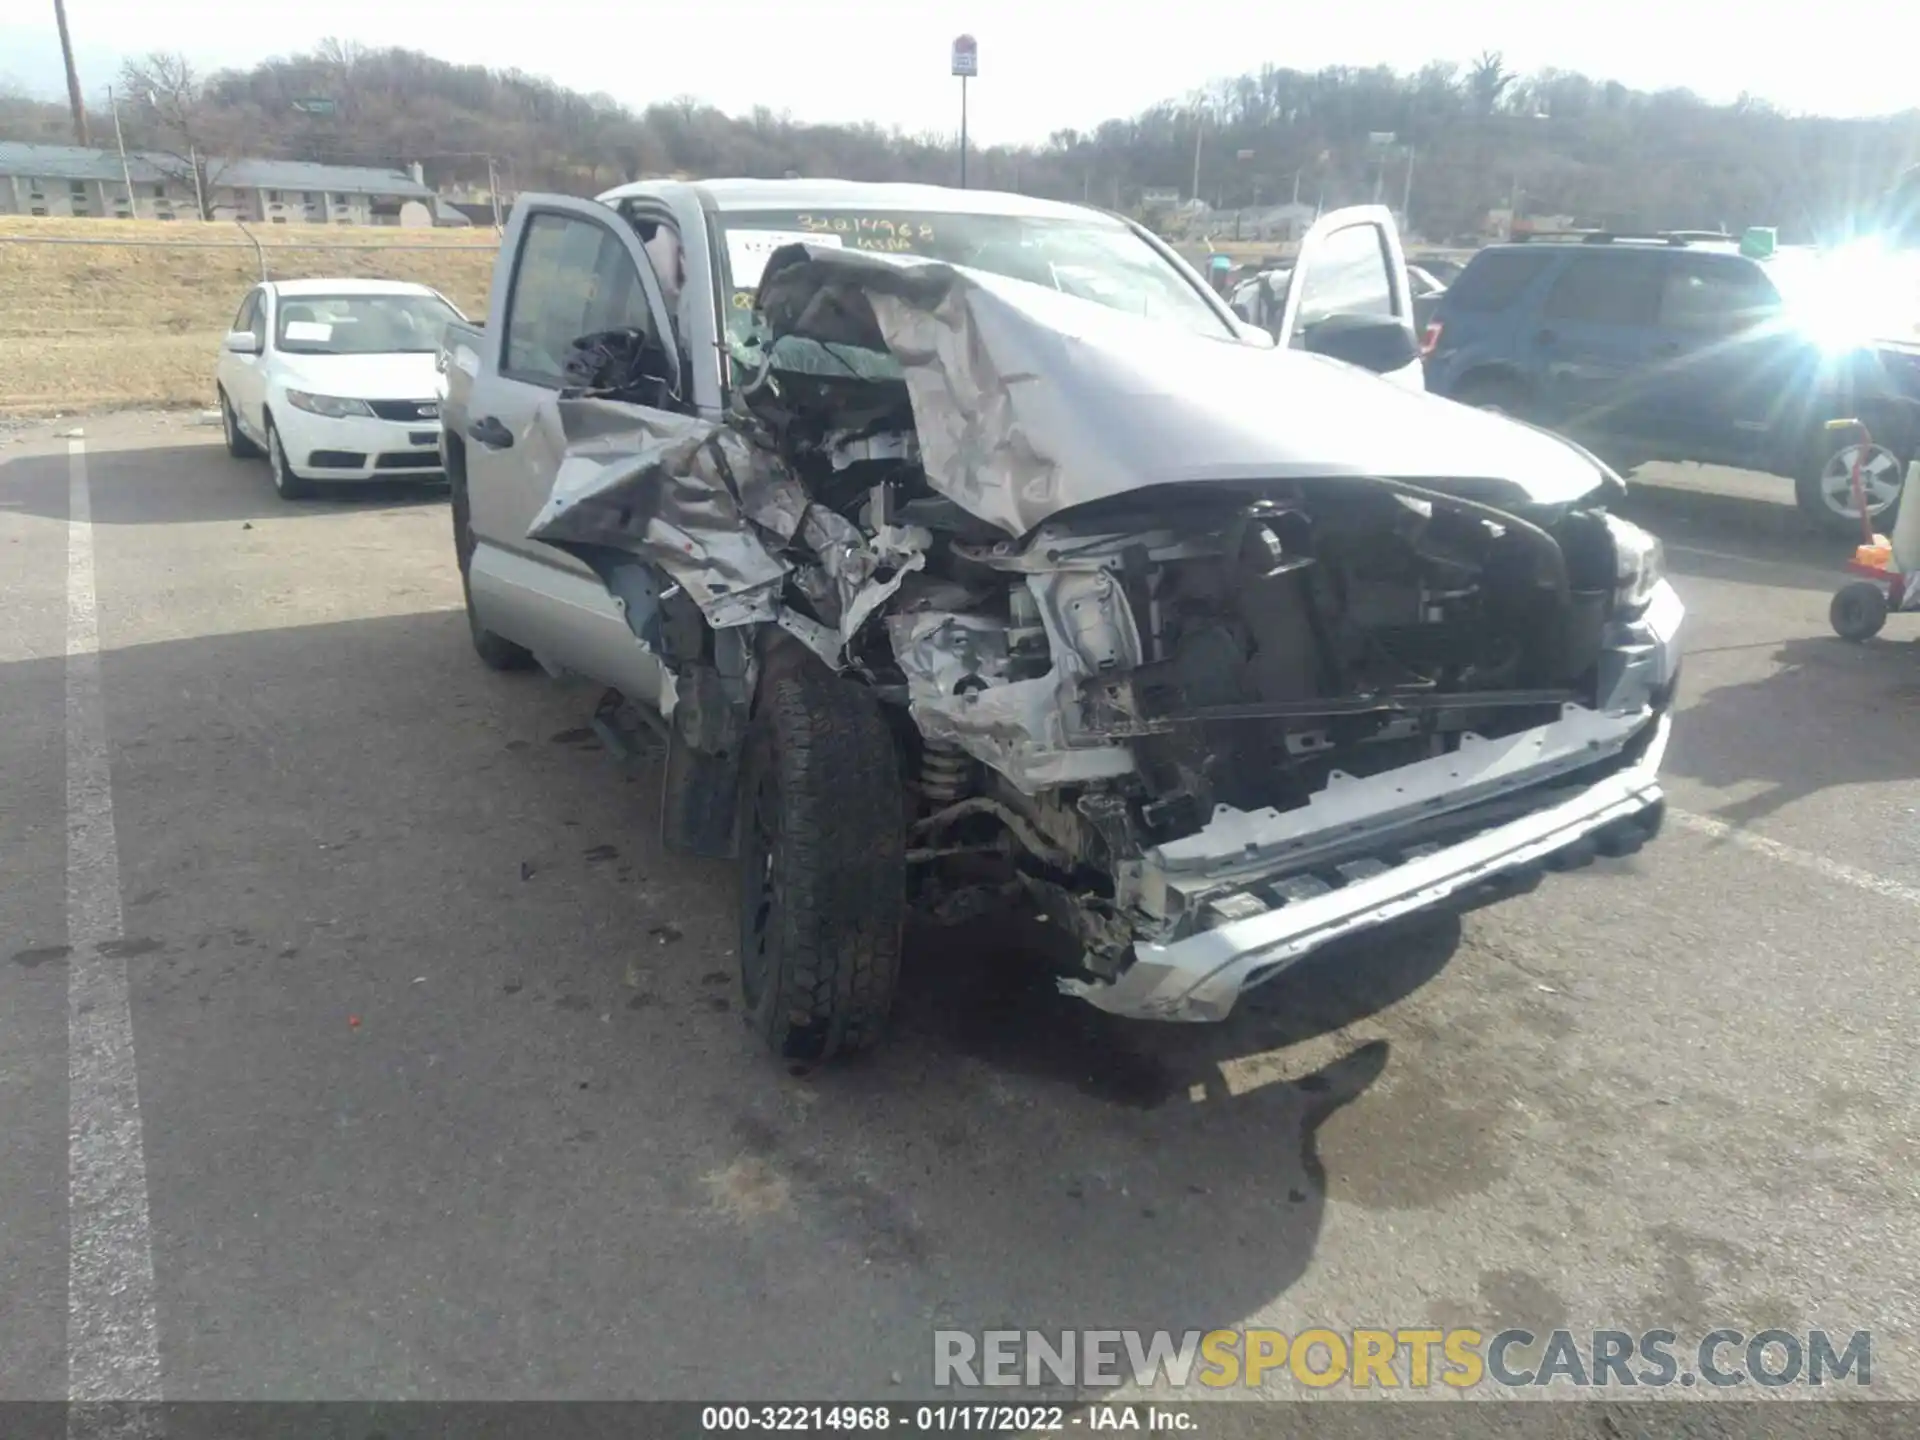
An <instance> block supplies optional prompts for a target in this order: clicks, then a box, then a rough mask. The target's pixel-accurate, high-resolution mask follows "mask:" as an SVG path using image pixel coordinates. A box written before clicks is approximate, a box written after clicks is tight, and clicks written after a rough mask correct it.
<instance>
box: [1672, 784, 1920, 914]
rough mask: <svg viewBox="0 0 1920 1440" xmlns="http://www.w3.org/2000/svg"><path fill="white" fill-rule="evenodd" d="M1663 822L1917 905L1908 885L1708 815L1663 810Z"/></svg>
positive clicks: (1919, 897) (1917, 895)
mask: <svg viewBox="0 0 1920 1440" xmlns="http://www.w3.org/2000/svg"><path fill="white" fill-rule="evenodd" d="M1667 818H1668V819H1669V820H1671V821H1673V822H1674V823H1675V824H1676V825H1679V826H1682V827H1684V828H1685V829H1688V830H1691V831H1693V832H1694V833H1695V834H1699V835H1705V836H1707V837H1708V838H1709V839H1713V840H1724V841H1726V842H1727V843H1728V844H1730V845H1738V846H1739V847H1740V848H1741V849H1743V850H1751V851H1753V852H1754V853H1755V854H1756V855H1765V856H1767V857H1768V858H1769V859H1772V860H1781V861H1784V862H1785V863H1787V864H1789V865H1795V866H1798V867H1799V868H1800V869H1802V870H1811V871H1812V872H1813V873H1814V874H1816V875H1818V876H1820V877H1821V878H1822V879H1826V880H1834V881H1838V882H1839V883H1840V884H1842V885H1851V886H1853V887H1854V888H1855V889H1856V890H1868V891H1871V892H1872V893H1873V894H1875V895H1880V896H1884V897H1885V898H1886V899H1888V900H1902V901H1905V902H1906V903H1907V904H1909V905H1920V889H1915V888H1914V887H1913V886H1911V885H1902V884H1901V883H1900V882H1899V881H1898V880H1889V879H1887V878H1886V877H1885V876H1884V875H1875V874H1873V873H1872V872H1870V871H1867V870H1856V869H1855V868H1854V867H1853V866H1851V865H1842V864H1841V863H1840V862H1839V861H1838V860H1829V859H1827V857H1826V856H1824V855H1815V854H1814V853H1813V852H1812V851H1809V850H1797V849H1795V848H1794V847H1793V846H1791V845H1782V844H1781V843H1780V842H1779V841H1778V840H1769V839H1768V838H1767V837H1766V836H1764V835H1756V834H1754V832H1753V831H1751V830H1742V829H1741V828H1740V827H1739V826H1737V825H1729V824H1728V823H1727V822H1726V821H1724V820H1716V819H1714V818H1713V816H1711V815H1696V814H1695V813H1694V812H1692V811H1691V810H1678V809H1675V808H1674V807H1673V806H1671V805H1669V806H1668V807H1667Z"/></svg>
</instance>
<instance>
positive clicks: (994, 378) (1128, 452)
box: [758, 245, 1607, 536]
mask: <svg viewBox="0 0 1920 1440" xmlns="http://www.w3.org/2000/svg"><path fill="white" fill-rule="evenodd" d="M1040 258H1041V259H1042V260H1044V257H1040ZM1145 283H1146V282H1143V286H1144V285H1145ZM1151 298H1152V296H1151V289H1150V287H1148V288H1145V289H1143V291H1142V295H1141V299H1142V303H1143V304H1144V303H1150V301H1151ZM758 304H759V306H760V309H761V312H762V314H763V316H764V318H765V321H766V324H767V329H768V333H769V335H770V337H771V340H772V343H771V345H770V347H769V353H770V355H771V356H772V358H773V366H774V368H775V369H776V370H779V369H782V368H789V365H791V368H805V369H809V370H811V369H815V368H823V367H824V365H825V361H826V360H827V359H831V360H833V361H835V362H837V363H838V365H839V373H842V374H846V373H849V372H850V371H854V372H857V373H863V374H864V373H865V370H866V369H870V368H871V367H864V368H863V367H856V366H854V365H853V364H852V363H851V359H850V357H854V356H858V355H860V354H861V353H862V352H875V351H878V352H883V353H884V354H887V355H890V356H891V358H892V359H893V360H895V361H897V362H898V365H899V367H900V372H901V378H902V380H903V381H904V383H905V385H906V388H907V394H908V398H909V400H910V401H911V404H912V407H913V417H914V425H915V428H916V430H917V432H918V436H919V442H920V448H921V453H922V456H923V458H924V462H925V467H926V472H927V480H928V483H929V484H930V485H932V486H933V488H934V489H936V490H938V491H940V492H941V493H942V494H944V495H945V496H947V497H948V498H949V499H951V500H953V501H954V502H955V503H957V504H959V505H961V506H963V507H965V508H966V509H967V510H968V511H970V512H971V513H972V514H974V515H976V516H978V517H979V518H981V519H983V520H986V521H988V522H990V523H991V524H993V525H996V526H998V527H999V528H1000V529H1002V530H1004V531H1006V532H1007V533H1008V534H1011V535H1016V536H1017V535H1024V534H1026V533H1027V532H1028V531H1030V530H1032V529H1033V528H1034V526H1036V525H1038V524H1039V523H1040V522H1041V521H1043V520H1045V519H1047V518H1048V517H1049V516H1051V515H1054V514H1056V513H1058V512H1059V511H1061V510H1065V509H1068V508H1070V507H1072V506H1076V505H1084V504H1087V503H1089V502H1091V501H1095V500H1102V499H1106V498H1109V497H1111V496H1115V495H1121V494H1125V493H1127V492H1129V491H1134V490H1139V489H1142V488H1145V487H1147V486H1152V485H1165V484H1186V483H1192V482H1208V481H1213V482H1218V481H1233V480H1244V481H1271V480H1284V479H1309V478H1328V477H1343V476H1353V477H1368V476H1386V477H1389V478H1397V479H1404V480H1410V481H1415V482H1422V483H1432V484H1437V485H1439V486H1441V487H1442V488H1448V487H1458V488H1459V489H1460V491H1461V493H1463V494H1475V495H1477V497H1478V498H1483V499H1485V500H1487V501H1489V502H1490V503H1494V504H1502V503H1506V504H1516V503H1527V502H1533V503H1539V504H1557V503H1562V502H1568V501H1573V500H1576V499H1579V498H1581V497H1584V496H1587V495H1589V494H1591V493H1592V492H1593V491H1594V490H1595V489H1596V488H1598V487H1600V486H1601V485H1603V484H1605V483H1607V476H1606V473H1605V472H1604V471H1603V470H1602V469H1601V468H1599V467H1598V466H1597V464H1596V462H1594V461H1593V459H1592V457H1590V456H1587V455H1585V454H1584V453H1582V452H1581V451H1579V450H1578V449H1576V448H1574V447H1571V446H1569V445H1567V444H1565V443H1564V442H1562V441H1561V440H1560V439H1558V438H1557V437H1555V436H1553V435H1550V434H1547V433H1545V432H1543V431H1538V430H1534V429H1531V428H1529V427H1527V426H1524V425H1519V424H1516V423H1514V422H1512V421H1510V420H1507V419H1506V418H1505V417H1502V416H1498V415H1492V414H1489V413H1486V412H1482V411H1478V410H1474V409H1472V408H1470V407H1467V406H1463V405H1456V404H1454V403H1452V402H1451V401H1447V400H1442V399H1440V398H1438V397H1436V396H1430V395H1427V394H1424V393H1420V392H1414V391H1408V390H1403V389H1400V388H1398V387H1395V386H1392V385H1386V384H1383V383H1382V382H1381V380H1380V378H1379V377H1378V376H1375V375H1371V374H1369V373H1367V372H1365V371H1363V370H1359V369H1356V368H1355V367H1353V366H1350V365H1343V364H1341V363H1339V362H1337V361H1333V360H1328V359H1325V358H1324V357H1321V356H1315V355H1309V354H1307V353H1305V352H1303V351H1274V350H1266V349H1259V348H1256V347H1254V346H1250V345H1246V344H1243V343H1240V342H1239V341H1238V340H1237V338H1236V337H1235V336H1234V335H1233V334H1232V333H1231V332H1230V331H1229V330H1228V329H1227V327H1226V323H1225V321H1224V320H1223V321H1222V322H1221V327H1220V332H1219V334H1218V336H1212V335H1203V334H1199V333H1196V332H1194V331H1191V330H1188V329H1186V328H1183V327H1182V326H1181V325H1179V324H1175V323H1170V322H1169V320H1168V319H1167V318H1166V317H1165V316H1164V315H1154V314H1133V313H1129V312H1126V311H1122V310H1118V309H1115V308H1112V307H1111V306H1108V305H1103V304H1097V303H1094V302H1091V301H1087V300H1082V299H1080V298H1078V297H1075V296H1072V295H1068V294H1064V293H1062V292H1061V291H1059V290H1057V289H1053V288H1051V287H1049V286H1047V285H1043V284H1033V283H1029V282H1026V281H1021V280H1014V279H1009V278H1007V277H1005V276H1002V275H997V274H989V273H986V272H983V271H976V270H970V269H960V268H956V267H954V266H951V265H945V264H940V263H937V262H929V261H918V262H908V261H904V260H902V259H901V258H900V257H886V258H883V257H880V256H876V255H871V254H868V253H865V252H862V251H853V250H842V249H833V248H830V247H824V246H814V245H790V246H787V247H785V248H783V249H781V250H779V251H777V252H776V253H775V254H774V256H773V257H772V258H771V259H770V260H769V262H768V265H767V268H766V273H765V275H764V276H763V278H762V282H761V288H760V291H759V296H758ZM796 338H800V339H802V340H812V341H815V342H818V344H819V345H821V346H831V347H833V348H832V350H831V351H828V352H826V356H825V358H824V359H823V361H822V367H815V366H811V365H808V366H804V367H803V366H800V365H799V364H798V363H797V361H794V362H789V361H786V360H784V359H783V358H782V357H783V355H784V354H785V353H787V352H788V351H789V350H791V351H795V352H797V351H798V350H799V349H801V348H803V347H801V346H796V345H794V344H793V341H794V340H795V339H796ZM875 378H878V377H877V376H876V377H875Z"/></svg>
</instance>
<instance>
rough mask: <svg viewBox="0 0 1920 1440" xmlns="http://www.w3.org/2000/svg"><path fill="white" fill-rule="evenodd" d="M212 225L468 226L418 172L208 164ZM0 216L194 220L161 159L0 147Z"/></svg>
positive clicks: (187, 185) (175, 168)
mask: <svg viewBox="0 0 1920 1440" xmlns="http://www.w3.org/2000/svg"><path fill="white" fill-rule="evenodd" d="M201 183H202V186H203V188H204V189H205V191H206V196H207V202H208V204H209V206H210V207H211V208H212V211H213V216H214V218H215V219H219V220H247V221H252V222H255V223H258V224H263V225H287V224H304V225H400V224H432V225H467V224H470V223H472V222H471V221H470V220H469V219H468V218H467V216H465V215H463V214H462V213H461V212H460V211H459V210H457V209H455V208H454V207H453V206H452V205H450V204H448V203H447V202H445V201H444V200H442V199H441V197H439V196H438V195H436V194H435V193H434V191H433V189H432V188H431V187H430V186H428V185H427V184H426V183H425V181H424V178H423V177H422V175H421V171H420V167H419V166H418V165H414V166H411V167H409V169H407V170H381V169H375V168H372V167H367V166H358V165H313V164H308V163H307V162H305V161H299V160H249V159H241V160H218V159H216V160H210V161H207V162H206V164H205V172H204V175H203V176H202V181H201ZM0 215H45V216H56V215H57V216H92V217H98V218H103V219H122V220H127V219H136V218H137V219H141V220H194V219H197V218H199V207H198V204H197V201H196V198H195V195H194V176H193V173H192V171H191V169H190V168H189V167H188V166H186V165H184V164H182V163H181V162H180V161H178V160H176V159H174V158H173V157H171V156H167V155H157V154H148V153H143V152H135V153H129V154H128V156H127V160H126V165H125V166H124V167H123V166H122V165H121V162H120V155H119V153H118V152H117V151H113V150H88V149H82V148H81V147H79V146H77V145H34V144H25V143H20V142H14V141H0Z"/></svg>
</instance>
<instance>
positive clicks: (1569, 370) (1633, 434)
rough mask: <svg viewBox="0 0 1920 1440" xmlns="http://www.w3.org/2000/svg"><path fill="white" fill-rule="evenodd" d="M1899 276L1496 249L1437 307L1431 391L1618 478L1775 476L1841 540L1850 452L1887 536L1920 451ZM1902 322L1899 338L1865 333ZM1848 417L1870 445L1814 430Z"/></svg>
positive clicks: (1618, 249)
mask: <svg viewBox="0 0 1920 1440" xmlns="http://www.w3.org/2000/svg"><path fill="white" fill-rule="evenodd" d="M1763 248H1764V247H1763ZM1905 273H1906V272H1896V271H1895V270H1893V269H1892V268H1891V265H1890V263H1888V264H1881V263H1879V262H1873V263H1869V262H1868V261H1867V260H1866V259H1864V258H1862V259H1860V260H1859V261H1858V262H1857V263H1854V262H1848V261H1845V260H1835V259H1833V258H1832V257H1831V256H1822V255H1821V254H1819V253H1818V252H1815V251H1812V250H1805V249H1800V248H1797V247H1782V248H1779V249H1775V250H1772V251H1771V252H1770V253H1765V254H1761V255H1755V254H1748V253H1743V250H1742V247H1741V246H1740V245H1738V244H1736V243H1734V242H1733V241H1732V240H1731V239H1729V238H1721V237H1714V238H1712V239H1707V238H1704V237H1701V236H1698V235H1659V236H1649V237H1626V236H1616V235H1586V236H1580V237H1570V238H1567V239H1556V240H1551V241H1546V240H1535V241H1531V242H1524V243H1510V244H1505V245H1493V246H1489V247H1488V248H1487V249H1485V250H1482V251H1480V253H1479V254H1477V255H1476V256H1474V258H1473V260H1472V262H1471V263H1470V264H1468V266H1467V268H1466V270H1465V271H1464V272H1463V273H1462V274H1461V276H1460V278H1459V279H1457V280H1456V281H1454V283H1453V284H1452V285H1450V286H1449V287H1448V288H1447V290H1446V291H1445V293H1444V294H1443V295H1442V296H1441V297H1440V304H1439V306H1438V308H1437V309H1436V310H1435V312H1434V316H1433V319H1432V322H1431V323H1430V324H1429V325H1428V326H1427V333H1426V337H1425V339H1424V341H1423V342H1422V348H1423V351H1424V353H1425V355H1426V374H1427V388H1428V389H1429V390H1431V391H1433V392H1434V393H1436V394H1440V395H1445V396H1448V397H1450V398H1452V399H1455V400H1459V401H1462V402H1464V403H1466V404H1470V405H1480V406H1485V407H1487V408H1490V409H1499V410H1504V411H1507V412H1509V413H1512V414H1515V415H1518V416H1520V417H1521V418H1523V419H1527V420H1532V421H1534V422H1536V423H1538V424H1541V425H1545V426H1548V427H1550V428H1552V429H1555V430H1559V431H1561V432H1562V433H1564V434H1566V435H1568V436H1569V437H1571V438H1573V439H1576V440H1579V441H1580V442H1581V443H1583V444H1585V445H1586V446H1587V447H1588V448H1589V449H1591V450H1593V451H1594V452H1595V453H1596V454H1598V455H1599V456H1601V457H1602V458H1603V459H1605V460H1606V461H1607V462H1608V463H1609V464H1611V465H1612V466H1613V467H1614V468H1615V469H1616V470H1619V471H1621V472H1622V473H1625V472H1626V471H1628V470H1630V469H1632V468H1633V467H1634V466H1636V465H1641V464H1645V463H1646V462H1648V461H1653V460H1667V461H1672V460H1694V461H1699V462H1701V463H1703V464H1712V465H1732V466H1738V467H1740V468H1742V469H1748V470H1760V471H1764V472H1767V473H1770V474H1775V475H1783V476H1786V477H1788V478H1790V479H1791V480H1793V482H1794V489H1795V494H1796V495H1797V496H1798V498H1799V502H1800V507H1801V509H1802V510H1803V511H1805V512H1806V514H1807V515H1808V516H1810V517H1811V518H1813V519H1814V520H1816V521H1817V522H1819V523H1821V524H1823V525H1825V526H1828V527H1830V528H1832V529H1834V530H1835V531H1838V532H1841V533H1846V534H1851V535H1858V534H1859V526H1860V518H1859V511H1858V510H1857V509H1856V508H1855V506H1854V503H1853V497H1852V469H1853V462H1854V460H1855V458H1856V455H1858V456H1859V457H1860V458H1861V460H1862V470H1863V478H1864V480H1865V482H1866V491H1867V504H1868V510H1869V513H1870V514H1872V515H1873V517H1874V521H1875V524H1876V526H1877V527H1878V528H1880V529H1882V530H1884V529H1886V528H1887V526H1889V525H1891V523H1892V519H1893V510H1894V507H1895V506H1896V505H1897V504H1898V502H1899V495H1900V484H1901V480H1902V478H1903V476H1904V474H1905V471H1906V463H1907V461H1908V460H1909V459H1910V458H1911V457H1912V456H1913V454H1914V451H1915V448H1916V446H1917V445H1920V333H1916V332H1915V331H1914V330H1913V329H1912V328H1911V320H1912V318H1913V317H1914V316H1916V315H1920V304H1916V303H1915V297H1916V295H1920V285H1915V284H1914V283H1912V281H1910V280H1907V279H1899V280H1896V279H1895V278H1893V277H1895V276H1896V275H1897V274H1899V275H1903V274H1905ZM1863 282H1864V283H1863ZM1863 289H1864V290H1865V291H1866V293H1865V295H1864V297H1863V296H1862V291H1863ZM1895 319H1899V320H1904V321H1907V322H1908V328H1907V330H1906V335H1907V338H1906V340H1905V341H1901V340H1898V339H1894V340H1880V339H1866V338H1864V337H1866V336H1869V335H1879V334H1884V333H1890V332H1893V331H1895V330H1896V329H1897V328H1898V327H1896V326H1895V325H1894V324H1892V323H1890V322H1892V321H1893V320H1895ZM1849 330H1851V332H1852V333H1849ZM1842 417H1857V418H1859V419H1861V420H1863V421H1865V422H1866V424H1867V425H1868V427H1869V429H1870V431H1871V434H1872V438H1873V442H1874V444H1873V447H1872V448H1871V449H1870V450H1867V451H1865V452H1864V453H1861V452H1860V450H1859V446H1860V445H1861V443H1862V442H1861V437H1860V436H1859V434H1858V433H1857V432H1854V433H1850V434H1837V433H1834V432H1830V431H1828V430H1827V429H1826V428H1825V422H1827V421H1828V420H1833V419H1838V418H1842Z"/></svg>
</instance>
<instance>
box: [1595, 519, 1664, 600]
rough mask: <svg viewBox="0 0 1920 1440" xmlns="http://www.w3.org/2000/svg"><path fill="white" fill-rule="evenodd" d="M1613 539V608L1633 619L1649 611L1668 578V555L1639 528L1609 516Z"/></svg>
mask: <svg viewBox="0 0 1920 1440" xmlns="http://www.w3.org/2000/svg"><path fill="white" fill-rule="evenodd" d="M1607 530H1608V531H1609V533H1611V535H1612V536H1613V573H1614V591H1613V608H1614V613H1615V614H1616V615H1621V616H1627V617H1631V616H1634V615H1637V614H1639V613H1640V611H1642V610H1644V609H1646V608H1647V602H1648V601H1649V600H1651V599H1653V592H1654V587H1656V586H1657V585H1659V583H1660V582H1661V581H1662V580H1664V579H1666V578H1667V556H1666V552H1665V551H1664V550H1662V549H1661V548H1660V542H1659V541H1658V540H1657V539H1655V538H1654V537H1653V536H1652V535H1649V534H1648V533H1647V532H1646V531H1645V530H1642V529H1641V528H1640V527H1639V526H1638V525H1635V524H1632V523H1630V522H1629V521H1626V520H1622V519H1620V518H1619V517H1617V516H1614V515H1609V516H1608V517H1607Z"/></svg>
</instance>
